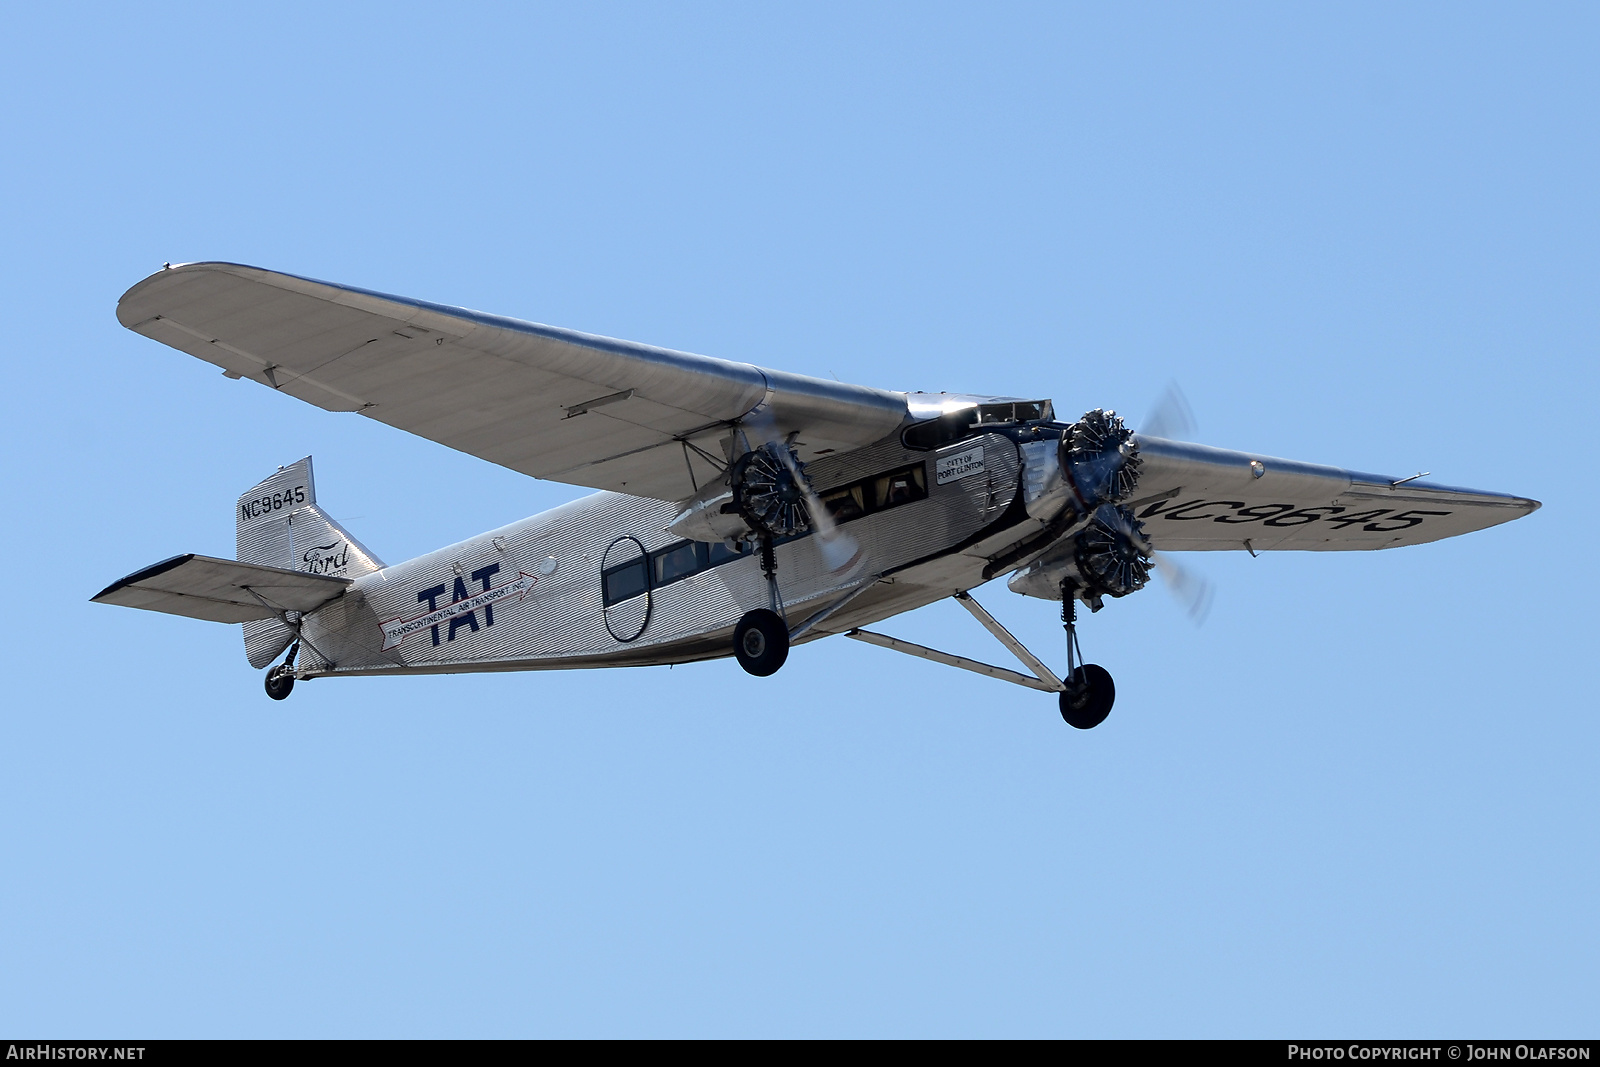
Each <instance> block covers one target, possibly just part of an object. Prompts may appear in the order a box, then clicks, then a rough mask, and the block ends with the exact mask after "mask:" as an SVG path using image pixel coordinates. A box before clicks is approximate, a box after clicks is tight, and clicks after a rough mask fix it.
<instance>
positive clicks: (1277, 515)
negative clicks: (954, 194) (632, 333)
mask: <svg viewBox="0 0 1600 1067" xmlns="http://www.w3.org/2000/svg"><path fill="white" fill-rule="evenodd" d="M117 315H118V318H119V320H120V321H121V322H122V323H123V324H124V325H125V326H127V327H128V328H129V329H132V330H135V331H137V332H139V333H141V334H144V335H145V336H148V337H151V338H154V339H156V340H159V341H162V342H163V343H165V344H168V345H170V346H172V347H174V348H177V349H179V350H181V351H184V352H188V353H190V354H192V355H195V356H197V357H199V358H200V359H203V360H206V361H208V362H210V363H213V364H215V365H217V366H220V367H221V368H222V369H223V373H224V374H225V375H227V376H228V377H230V378H235V379H241V378H248V379H249V380H251V381H254V382H257V383H259V384H260V385H262V386H265V387H267V388H270V389H274V390H276V391H279V392H284V393H288V394H289V395H291V396H295V397H298V398H300V399H302V400H306V401H308V402H310V403H313V404H317V405H319V406H321V407H324V408H326V409H328V410H333V411H349V412H357V413H359V414H361V415H362V416H364V417H368V418H373V419H377V420H379V421H382V422H385V423H388V424H389V425H392V426H395V427H398V428H400V429H404V430H406V431H408V432H411V433H416V434H418V435H420V436H423V437H427V438H429V439H430V440H434V441H437V442H439V443H441V444H445V445H447V446H449V447H452V448H456V449H460V450H462V451H465V452H468V453H470V454H472V455H475V456H479V457H481V458H483V459H487V460H490V461H492V462H495V463H499V464H502V465H504V466H507V467H509V468H511V469H514V470H517V471H520V472H522V473H525V474H529V475H532V476H536V477H541V478H553V479H557V480H560V481H564V482H569V483H571V484H575V485H583V486H589V487H591V488H596V489H600V490H602V491H601V492H599V493H597V494H595V495H593V496H589V497H586V498H584V499H582V500H578V501H575V502H573V503H570V504H567V505H564V506H562V507H559V508H555V509H553V510H551V511H548V512H546V513H544V514H542V515H537V516H534V517H532V518H528V519H524V520H522V521H520V522H515V523H512V524H511V525H509V526H505V527H502V528H500V529H498V530H491V531H489V532H487V533H484V534H482V535H480V536H478V537H474V538H471V539H469V540H467V541H463V542H461V543H460V544H456V545H451V546H448V547H446V548H442V549H439V550H438V551H436V552H432V553H429V554H427V555H424V556H420V557H418V558H416V559H412V560H408V561H406V562H404V563H399V564H395V565H393V566H389V565H385V564H384V563H383V562H382V561H381V560H380V559H378V558H377V556H375V555H374V554H373V553H372V552H371V551H369V550H368V549H366V548H365V547H364V546H363V545H361V543H360V542H359V541H357V540H356V539H355V538H354V537H353V536H352V535H351V534H350V533H349V532H348V531H346V530H345V529H344V528H343V527H342V526H340V525H339V524H338V523H337V522H335V521H334V520H333V519H332V518H331V517H329V516H328V514H327V513H326V512H325V511H323V510H322V509H321V508H320V507H319V505H318V503H317V496H316V485H315V481H314V478H313V476H312V466H311V459H310V457H307V458H305V459H302V460H299V461H298V462H295V463H291V464H289V465H288V466H285V467H282V468H280V469H279V470H278V471H276V472H275V473H273V474H272V475H271V476H269V477H268V478H266V479H265V480H263V481H262V482H260V483H259V484H257V485H256V486H254V487H253V488H251V489H250V490H248V491H247V492H245V493H244V494H243V495H241V496H240V498H239V500H238V502H237V503H236V505H235V509H236V521H237V524H238V543H237V561H229V560H223V559H216V558H212V557H206V556H198V555H192V554H191V555H189V556H181V557H173V558H172V559H170V560H167V561H164V562H163V563H160V564H156V565H155V566H152V567H147V568H145V569H144V570H141V571H137V572H135V573H133V574H130V575H129V576H128V577H126V578H124V579H122V580H121V581H119V582H116V583H113V584H112V585H111V586H109V587H108V588H107V589H106V590H104V591H102V592H101V593H100V594H99V595H98V596H96V597H95V599H96V600H98V601H101V602H105V603H113V604H121V605H125V606H130V607H140V608H148V609H151V610H157V611H164V612H168V613H172V614H185V615H190V616H192V617H195V618H201V619H211V620H214V621H222V620H227V621H241V622H242V623H243V627H244V639H245V649H246V655H247V657H248V659H249V661H250V663H251V664H252V665H253V666H255V667H265V666H267V665H269V664H271V663H272V662H273V661H274V660H275V659H276V658H277V657H278V656H280V655H282V654H283V653H284V652H285V651H286V650H289V649H290V648H291V646H292V647H293V648H294V649H295V651H293V652H291V653H290V660H291V663H290V664H286V665H285V666H283V667H280V668H274V672H279V671H287V672H290V673H292V674H293V676H294V677H298V678H302V679H304V678H313V677H322V676H334V675H361V674H380V673H445V672H458V671H490V670H542V669H552V668H566V667H599V666H636V665H644V664H659V663H681V662H686V661H691V660H699V659H709V658H715V657H721V656H727V655H730V654H732V652H733V648H732V635H733V631H734V627H735V625H736V624H737V623H739V621H740V619H741V617H742V616H744V615H745V614H746V613H747V612H750V611H752V610H755V609H767V608H775V609H776V610H778V611H779V612H780V613H781V615H782V616H783V619H784V621H786V622H787V624H788V627H789V634H790V639H791V640H792V641H809V640H815V639H818V638H821V637H825V636H828V635H830V634H838V633H849V634H851V636H855V637H858V638H859V639H862V640H867V641H870V642H872V643H875V644H880V645H883V646H884V647H890V648H898V649H899V650H901V651H909V652H911V653H912V654H913V655H919V656H923V657H924V658H931V659H935V660H938V661H940V662H946V663H951V664H953V665H956V666H961V667H964V668H966V669H975V670H980V672H981V673H989V674H991V675H992V676H994V677H1004V678H1007V680H1011V681H1018V679H1021V681H1020V682H1019V684H1024V685H1029V686H1031V687H1033V688H1040V689H1044V690H1048V691H1059V690H1063V689H1064V688H1065V686H1064V683H1063V682H1061V681H1060V680H1058V679H1055V678H1054V676H1053V675H1050V674H1049V672H1048V670H1046V669H1045V668H1044V667H1043V665H1042V663H1040V662H1039V661H1038V660H1037V659H1036V658H1034V657H1033V656H1032V654H1031V653H1026V650H1023V652H1022V653H1018V655H1019V658H1020V659H1022V661H1023V663H1024V664H1025V665H1026V666H1028V668H1029V670H1030V672H1031V676H1025V675H1020V674H1018V673H1017V672H1012V671H1005V670H1004V669H1001V668H994V667H990V666H988V665H984V664H976V665H974V664H975V661H970V660H966V659H965V658H964V657H959V656H951V655H950V654H948V653H939V652H936V651H934V650H929V649H923V648H922V647H921V646H916V645H912V644H910V643H909V642H903V641H899V640H898V639H894V638H889V637H887V636H885V635H881V634H872V633H870V632H866V631H862V630H860V629H859V628H860V627H862V626H864V625H867V624H870V623H873V622H875V621H877V620H881V619H884V618H887V617H889V616H892V615H895V614H898V613H900V612H903V611H907V610H911V609H913V608H916V607H920V606H922V605H924V604H928V603H931V602H933V601H936V600H940V599H943V598H945V597H949V596H956V597H957V598H958V600H961V602H962V604H963V606H964V607H966V608H967V610H969V611H971V612H972V613H973V614H974V616H975V617H976V618H978V619H979V621H980V622H982V623H983V624H984V626H985V627H986V628H988V629H990V630H991V632H995V633H996V636H997V637H998V638H999V639H1000V640H1001V642H1002V643H1003V644H1006V645H1007V647H1011V646H1012V645H1017V644H1018V643H1017V642H1016V641H1015V639H1014V638H1012V637H1011V636H1010V635H1009V634H1006V633H1005V632H1004V628H1003V627H1000V626H999V624H998V623H996V622H995V621H994V619H993V617H992V616H988V614H987V613H986V612H984V611H983V609H981V608H980V607H978V606H977V605H976V603H975V602H973V601H970V598H967V597H966V595H965V594H966V592H967V591H968V590H970V589H973V588H975V587H977V586H979V585H982V584H983V583H985V582H987V581H989V580H991V579H993V578H996V577H1001V576H1006V575H1010V576H1011V580H1010V583H1009V584H1010V587H1011V588H1012V589H1013V590H1014V591H1016V592H1019V593H1023V594H1026V595H1029V596H1034V597H1041V598H1045V599H1054V600H1061V599H1063V598H1067V600H1068V606H1069V607H1070V606H1071V605H1072V604H1075V603H1076V602H1077V601H1078V600H1082V601H1083V602H1084V603H1086V604H1088V605H1089V606H1090V607H1091V608H1094V609H1098V608H1099V607H1100V606H1101V600H1100V598H1101V596H1102V595H1105V596H1112V597H1115V596H1120V595H1125V594H1126V593H1129V592H1132V591H1134V590H1136V589H1138V588H1139V587H1141V586H1142V585H1143V575H1144V573H1146V572H1145V571H1144V570H1142V569H1141V568H1143V567H1145V566H1146V563H1145V562H1144V561H1145V560H1146V559H1147V557H1149V556H1153V555H1154V554H1155V553H1157V552H1158V551H1173V550H1180V551H1181V550H1203V551H1216V550H1238V551H1248V552H1251V553H1257V552H1261V551H1269V550H1287V549H1300V550H1307V549H1308V550H1322V551H1326V550H1340V551H1343V550H1370V549H1379V548H1393V547H1400V546H1404V545H1412V544H1420V543H1423V542H1427V541H1433V540H1438V539H1439V538H1442V537H1450V536H1455V535H1457V534H1461V533H1466V532H1469V531H1471V530H1477V529H1483V528H1485V527H1488V526H1493V525H1496V524H1497V523H1501V522H1506V521H1509V520H1511V519H1514V518H1517V517H1519V516H1521V515H1525V514H1528V513H1529V512H1531V511H1533V510H1534V509H1536V508H1537V507H1538V506H1539V505H1538V503H1537V502H1536V501H1531V500H1527V499H1524V498H1520V497H1514V496H1508V495H1505V494H1498V493H1482V492H1476V491H1472V490H1463V489H1455V488H1451V487H1448V486H1441V485H1436V484H1433V483H1430V482H1427V481H1424V480H1421V476H1412V477H1407V478H1389V477H1386V476H1379V475H1371V474H1361V473H1357V472H1352V471H1347V470H1344V469H1342V468H1337V467H1327V466H1320V465H1316V464H1308V463H1301V462H1297V461H1290V460H1282V459H1277V458H1274V457H1270V456H1264V455H1257V454H1254V453H1245V452H1234V451H1228V450H1223V449H1216V448H1209V447H1207V446H1204V445H1196V444H1188V443H1184V442H1177V441H1169V440H1163V439H1161V438H1159V437H1154V436H1146V435H1139V434H1133V433H1132V432H1131V431H1129V430H1128V428H1126V427H1124V426H1123V425H1122V421H1121V420H1120V419H1118V418H1117V417H1116V415H1115V413H1114V412H1109V411H1102V410H1101V409H1098V408H1097V409H1093V410H1090V411H1088V412H1087V413H1086V414H1085V415H1084V416H1083V417H1082V418H1080V419H1078V420H1077V421H1076V422H1064V421H1058V420H1057V418H1056V414H1055V410H1054V405H1053V404H1052V402H1051V401H1049V400H1025V399H1021V398H1015V397H991V396H969V395H963V394H947V393H920V392H910V393H906V392H896V391H891V390H884V389H876V388H870V387H866V386H857V385H848V384H842V383H839V382H831V381H826V380H822V379H814V378H807V377H804V376H801V375H794V374H789V373H787V372H783V371H776V370H770V369H765V368H761V367H757V366H754V365H752V364H747V363H738V362H734V361H729V360H722V359H713V358H711V357H706V356H699V355H694V354H691V353H683V352H673V351H669V350H666V349H660V348H655V347H652V346H648V345H640V344H636V343H634V342H629V341H620V340H616V339H612V338H604V337H596V336H594V335H590V334H583V333H578V332H575V331H571V330H563V329H559V328H556V327H550V326H543V325H539V324H536V323H530V322H524V321H521V320H516V319H509V318H503V317H500V316H493V315H486V314H483V313H481V312H476V311H468V310H465V309H462V308H452V307H446V306H443V305H438V304H432V303H428V302H425V301H417V300H411V299H408V298H403V297H395V296H388V295H385V294H381V293H373V292H369V291H367V290H363V289H358V288H354V287H351V286H344V285H336V284H332V283H327V282H319V281H315V280H312V279H307V278H301V277H298V276H294V275H288V274H282V273H278V272H274V271H267V270H262V269H260V268H255V267H246V266H241V265H237V264H226V263H200V264H186V265H180V266H177V267H171V268H169V269H165V270H163V271H160V272H158V273H157V274H155V275H152V276H151V277H149V278H147V279H145V280H144V281H141V282H140V283H138V284H137V285H135V286H133V287H132V288H131V289H130V290H129V291H128V292H127V293H126V294H124V296H123V298H122V300H121V302H120V303H119V304H118V308H117ZM751 457H766V459H764V460H763V462H767V466H768V467H769V468H770V469H768V470H766V472H765V475H764V476H763V478H764V480H762V479H754V478H751V477H747V476H746V475H747V474H748V472H749V471H750V470H751V469H753V467H752V463H753V460H752V458H751ZM769 460H770V461H771V462H768V461H769ZM774 464H776V465H774ZM762 487H765V488H762ZM759 492H766V493H768V494H769V495H770V494H772V493H778V494H780V495H783V494H786V495H784V496H783V500H782V501H779V503H781V505H782V506H781V507H777V506H768V505H772V504H773V500H772V499H765V500H758V499H757V496H758V494H759ZM818 509H824V511H821V512H819V510H818ZM773 516H782V521H779V520H778V519H776V518H773ZM828 516H831V517H832V519H831V521H829V519H828ZM774 538H775V540H773V539H774ZM762 543H768V544H772V545H773V546H774V547H773V558H774V560H775V563H776V569H775V575H776V578H775V584H774V582H769V580H768V576H767V575H766V574H765V573H764V572H763V567H762V560H761V552H760V551H759V550H758V546H759V545H760V544H762ZM1097 553H1098V555H1097ZM1106 553H1115V554H1117V557H1118V560H1117V561H1118V568H1119V569H1116V574H1118V575H1120V577H1118V578H1116V580H1114V581H1113V580H1112V578H1111V576H1112V574H1113V568H1110V567H1109V566H1107V564H1108V562H1110V561H1109V557H1107V555H1106ZM1018 647H1020V645H1018ZM1013 651H1016V649H1015V648H1013ZM1023 653H1026V654H1025V655H1024V654H1023ZM1097 669H1098V668H1097ZM996 672H998V673H996ZM273 676H274V675H272V674H269V679H268V688H269V692H270V691H271V688H272V684H273ZM280 695H281V694H280ZM1108 706H1109V705H1108ZM1065 707H1066V706H1065V705H1063V708H1064V710H1063V714H1064V715H1065V714H1066V710H1065Z"/></svg>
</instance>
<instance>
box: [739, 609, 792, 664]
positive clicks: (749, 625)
mask: <svg viewBox="0 0 1600 1067" xmlns="http://www.w3.org/2000/svg"><path fill="white" fill-rule="evenodd" d="M733 654H734V656H735V657H736V658H737V659H738V660H739V666H741V667H743V668H744V669H745V670H746V671H748V672H749V673H750V674H753V675H755V676H756V677H757V678H765V677H766V676H767V675H769V674H776V673H777V672H778V668H779V667H781V666H783V661H784V660H786V659H788V658H789V627H788V626H786V625H784V622H783V620H782V619H781V618H779V617H778V614H777V612H773V611H768V610H767V609H766V608H757V609H756V610H754V611H747V612H745V613H744V618H742V619H740V620H739V625H738V626H735V627H734V628H733Z"/></svg>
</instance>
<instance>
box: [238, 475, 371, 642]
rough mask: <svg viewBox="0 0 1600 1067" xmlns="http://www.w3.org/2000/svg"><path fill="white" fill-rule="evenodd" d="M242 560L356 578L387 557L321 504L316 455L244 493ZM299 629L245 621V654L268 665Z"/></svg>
mask: <svg viewBox="0 0 1600 1067" xmlns="http://www.w3.org/2000/svg"><path fill="white" fill-rule="evenodd" d="M235 519H236V521H237V522H238V524H239V547H238V558H239V561H240V562H241V563H260V564H263V565H265V566H268V567H282V568H284V569H285V570H295V571H305V572H306V573H308V574H321V575H326V576H328V577H332V578H354V577H356V576H357V575H361V574H367V573H370V572H372V571H375V570H380V569H382V567H383V561H382V560H380V559H378V558H377V557H376V556H374V555H373V554H372V553H371V552H369V551H368V550H367V548H366V546H365V545H363V544H362V543H361V542H360V541H357V540H356V539H355V538H354V537H352V536H350V534H349V533H348V532H347V531H346V530H345V529H344V527H342V526H340V525H339V524H338V523H337V522H335V521H333V519H332V518H330V517H329V516H328V515H327V513H325V512H324V511H323V510H322V509H321V508H319V507H317V486H316V481H315V480H314V479H313V478H312V475H311V457H310V456H307V457H306V458H305V459H302V460H300V461H299V462H297V463H291V464H290V465H289V466H287V467H279V468H278V472H277V473H276V474H274V475H272V476H271V477H270V478H268V479H267V480H266V481H264V482H262V483H260V484H259V485H257V486H255V487H254V488H253V489H250V490H249V491H248V492H246V493H245V494H244V495H243V496H241V497H239V503H238V506H237V508H236V514H235ZM293 639H294V634H293V633H292V632H291V631H290V629H289V628H288V627H287V626H285V625H284V624H283V623H281V622H278V621H276V620H268V621H266V622H247V623H245V624H244V648H245V654H246V655H247V656H248V657H249V658H250V665H251V666H252V667H265V666H266V665H267V664H269V663H271V662H272V661H273V660H274V659H276V658H277V656H278V653H280V652H282V651H283V650H284V649H286V648H288V647H289V642H290V641H292V640H293Z"/></svg>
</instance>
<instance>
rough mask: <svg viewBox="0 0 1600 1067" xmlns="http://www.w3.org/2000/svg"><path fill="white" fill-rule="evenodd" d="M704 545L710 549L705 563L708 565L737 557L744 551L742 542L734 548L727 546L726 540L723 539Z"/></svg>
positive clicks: (712, 565)
mask: <svg viewBox="0 0 1600 1067" xmlns="http://www.w3.org/2000/svg"><path fill="white" fill-rule="evenodd" d="M706 547H708V548H710V549H711V552H710V558H709V559H708V560H707V563H706V565H707V566H708V567H715V566H716V565H717V564H719V563H726V562H728V561H729V560H730V559H738V558H739V557H740V556H742V555H744V553H745V547H744V545H743V544H740V545H739V546H738V547H736V548H729V547H728V545H727V542H725V541H718V542H717V543H716V544H714V545H708V546H706Z"/></svg>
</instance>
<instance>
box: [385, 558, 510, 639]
mask: <svg viewBox="0 0 1600 1067" xmlns="http://www.w3.org/2000/svg"><path fill="white" fill-rule="evenodd" d="M499 573H500V564H498V563H491V564H489V565H488V566H487V567H479V568H478V569H477V570H475V571H473V572H472V574H471V576H470V577H468V578H462V577H461V576H460V575H459V574H458V575H456V580H455V585H454V587H451V586H447V585H436V586H434V587H433V588H432V589H424V590H422V592H420V593H418V594H417V603H419V604H426V605H427V610H426V611H424V612H423V613H422V614H420V615H417V616H415V617H413V618H410V619H390V620H389V621H388V622H385V623H384V624H383V648H384V651H388V650H389V649H391V648H394V647H396V646H397V645H399V644H400V642H402V641H404V640H405V639H406V638H407V637H410V636H411V635H412V634H416V633H421V632H422V631H423V630H427V631H428V632H429V633H430V634H431V635H432V637H433V643H434V645H436V646H437V645H438V644H439V643H440V640H441V638H440V636H439V629H440V628H441V627H444V630H445V633H444V637H443V640H445V641H454V640H455V639H456V631H457V630H459V629H460V628H461V627H463V626H465V627H466V628H467V630H468V632H470V633H477V632H478V628H479V626H480V625H482V626H485V627H488V626H493V625H494V606H495V604H496V603H497V602H499V601H501V600H505V599H507V598H508V597H516V598H517V599H518V600H523V599H525V598H526V597H527V595H528V590H530V589H532V588H533V583H534V582H537V581H538V580H539V579H538V577H537V576H535V575H532V574H529V573H528V572H527V571H522V572H520V573H519V574H518V575H517V578H516V580H515V581H510V582H501V583H500V584H499V585H492V584H490V582H491V580H492V579H493V578H494V576H495V575H496V574H499ZM468 581H472V582H476V583H477V584H478V586H479V588H477V589H468V588H467V582H468ZM446 592H448V593H449V594H450V600H449V602H448V603H446V604H445V605H444V606H442V607H441V606H440V604H439V601H441V600H443V599H444V596H445V593H446ZM480 611H481V612H482V613H483V622H482V623H481V624H480V623H479V622H478V613H479V612H480ZM447 624H448V625H447Z"/></svg>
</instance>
